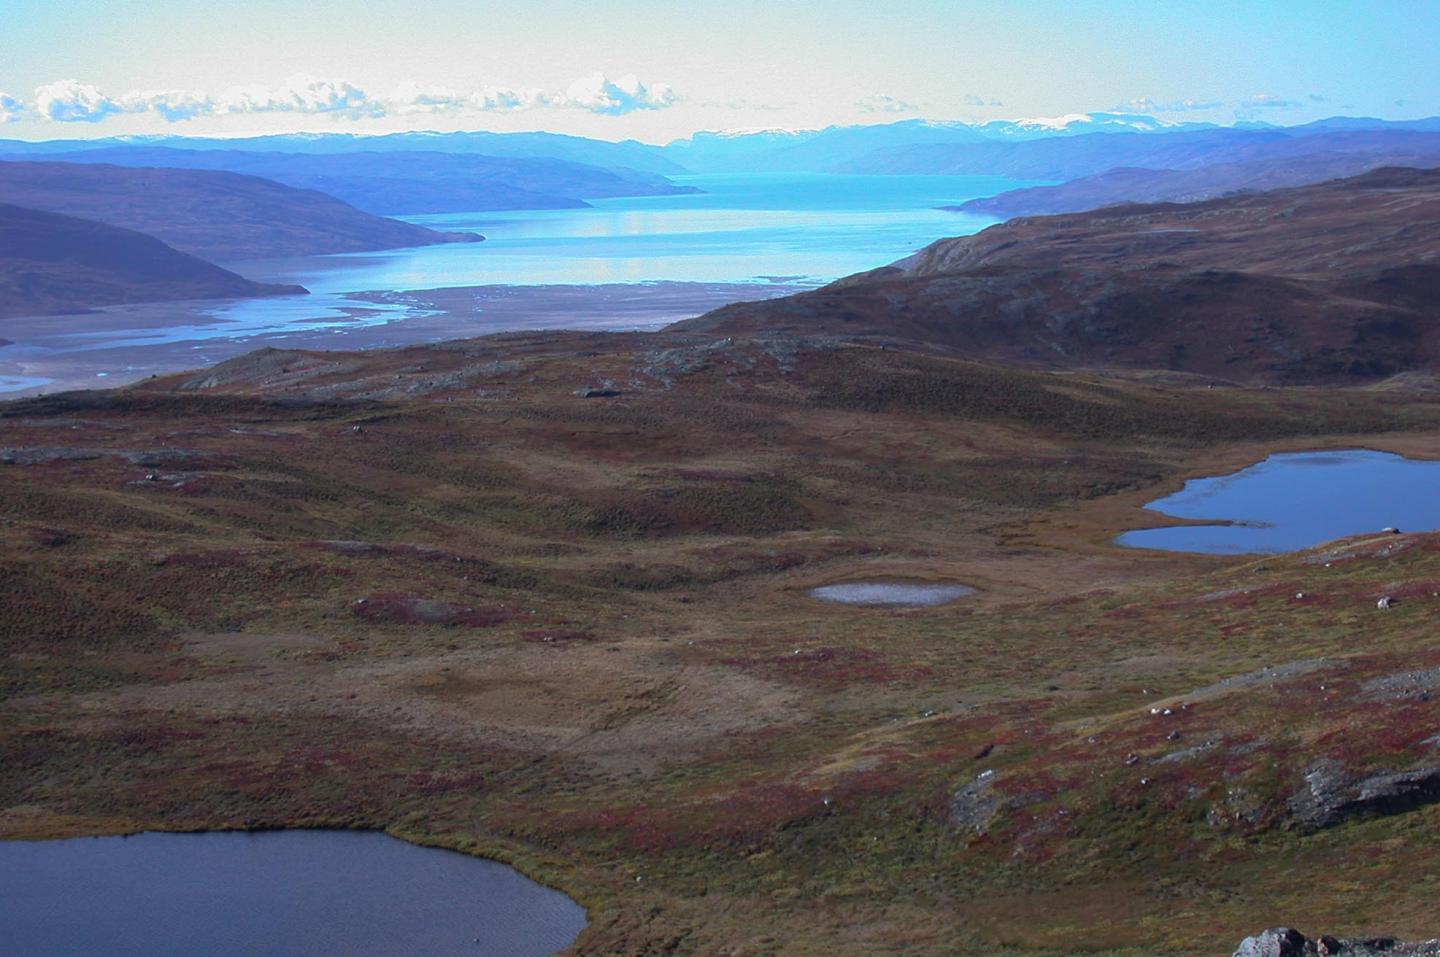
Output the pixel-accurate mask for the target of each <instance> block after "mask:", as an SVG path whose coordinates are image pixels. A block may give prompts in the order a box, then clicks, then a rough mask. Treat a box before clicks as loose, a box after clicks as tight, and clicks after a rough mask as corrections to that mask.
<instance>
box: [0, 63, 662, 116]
mask: <svg viewBox="0 0 1440 957" xmlns="http://www.w3.org/2000/svg"><path fill="white" fill-rule="evenodd" d="M679 100H680V97H679V96H677V95H676V93H675V91H674V90H672V89H671V88H670V87H669V86H668V85H666V84H664V83H646V82H643V81H641V80H640V78H639V77H637V76H635V74H633V73H629V74H626V75H625V76H622V77H619V78H618V79H614V80H612V79H610V78H609V77H608V76H606V75H605V74H604V73H594V74H591V75H590V76H587V77H581V78H580V79H578V80H576V81H575V82H574V83H571V84H570V85H569V86H568V87H567V88H566V89H564V90H563V91H555V92H547V91H544V90H538V89H512V88H507V87H483V88H481V89H477V90H468V91H466V90H454V89H449V88H446V87H426V86H420V85H418V84H415V83H408V84H405V85H404V86H402V87H401V88H400V89H398V90H396V91H394V92H393V93H391V94H388V95H379V96H377V95H372V94H370V93H368V92H367V91H365V90H364V89H362V88H360V87H358V86H356V85H355V84H353V83H350V82H347V81H344V80H331V79H324V78H321V77H317V76H311V75H310V74H303V73H302V74H296V75H295V76H292V77H290V78H289V79H288V80H286V81H285V82H284V83H282V84H280V85H279V86H277V87H267V86H260V85H252V86H236V87H230V88H229V89H227V90H225V91H224V92H223V93H221V94H219V95H218V96H212V95H210V94H209V93H206V92H204V91H202V90H135V91H131V92H128V93H124V94H121V95H119V96H110V95H108V94H106V93H104V92H102V91H101V90H99V89H98V88H96V87H95V86H93V85H91V84H88V83H81V82H80V81H79V80H59V81H56V82H54V83H48V84H46V85H44V86H41V87H37V88H36V90H35V94H34V108H35V112H36V113H37V114H38V115H40V116H42V117H44V118H45V119H47V120H50V121H51V122H55V123H99V122H101V121H103V120H106V119H109V118H110V117H112V116H118V115H121V114H130V115H140V114H154V115H156V116H159V117H160V118H162V119H164V120H165V121H166V122H168V123H180V122H184V121H186V120H193V119H197V118H200V117H215V116H230V115H254V114H264V113H292V114H300V115H306V116H335V117H342V118H346V119H364V118H380V117H385V116H414V115H420V114H444V113H512V112H519V111H522V110H534V109H542V108H552V109H575V110H584V111H586V112H589V113H595V114H598V115H601V116H625V115H626V114H629V113H634V112H637V111H640V110H662V109H665V108H667V107H670V106H673V105H674V104H676V103H677V102H679ZM26 112H27V110H26V104H25V103H23V102H22V101H20V100H19V99H17V98H15V97H11V96H8V95H5V94H0V122H11V121H13V120H18V119H20V118H22V117H23V116H24V115H25V114H26Z"/></svg>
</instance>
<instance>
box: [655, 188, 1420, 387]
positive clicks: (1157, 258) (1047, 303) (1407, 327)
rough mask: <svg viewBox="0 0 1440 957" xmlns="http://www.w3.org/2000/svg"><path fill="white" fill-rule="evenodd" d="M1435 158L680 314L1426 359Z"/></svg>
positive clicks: (1301, 378)
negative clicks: (1429, 166)
mask: <svg viewBox="0 0 1440 957" xmlns="http://www.w3.org/2000/svg"><path fill="white" fill-rule="evenodd" d="M1437 304H1440V170H1414V169H1382V170H1376V171H1372V172H1370V173H1367V174H1364V175H1362V176H1358V177H1353V178H1351V179H1346V180H1337V181H1334V182H1330V183H1324V184H1320V185H1315V186H1307V187H1299V188H1295V189H1288V190H1275V191H1271V192H1265V193H1255V194H1247V195H1243V196H1239V197H1234V198H1229V199H1218V200H1210V201H1207V202H1203V203H1192V204H1183V205H1175V204H1161V205H1151V206H1115V207H1108V208H1106V209H1101V210H1096V211H1092V212H1087V213H1074V214H1068V215H1063V216H1053V217H1036V218H1029V219H1016V220H1012V221H1010V222H1009V223H1005V224H1003V225H999V226H994V227H991V228H990V229H987V230H984V231H983V232H980V233H978V234H976V235H974V236H967V237H962V238H958V239H946V240H941V241H940V242H937V243H934V244H932V245H931V246H929V247H927V248H926V249H924V250H922V251H921V252H919V253H917V254H916V255H915V256H913V257H911V258H910V259H907V260H904V261H902V262H901V263H898V264H896V265H895V266H891V267H886V268H883V269H877V270H874V271H872V272H869V273H862V274H860V275H858V276H852V277H850V278H848V279H843V280H840V281H839V282H837V283H834V284H832V285H830V286H827V287H825V288H823V289H820V290H817V291H815V292H810V293H803V294H800V295H797V296H791V297H787V298H783V299H775V300H771V301H769V302H763V303H741V304H736V305H732V306H727V307H724V308H722V309H719V310H716V311H715V312H712V313H709V314H708V315H706V316H702V317H699V318H698V319H693V320H687V321H685V322H682V323H679V324H678V325H677V327H676V328H679V329H684V330H688V331H706V332H720V333H728V334H734V333H770V334H777V333H786V334H807V335H813V334H820V333H823V334H830V335H845V336H852V337H868V338H879V339H886V340H910V341H916V342H923V343H927V344H930V345H932V346H935V347H939V348H945V349H949V350H953V351H955V352H958V353H962V354H965V355H971V356H976V357H986V358H991V359H998V360H1003V361H1008V362H1023V363H1034V364H1039V365H1047V366H1068V367H1075V366H1111V367H1127V368H1143V369H1167V370H1173V371H1182V372H1189V373H1198V374H1203V375H1209V376H1217V377H1223V378H1229V379H1239V380H1244V381H1281V382H1314V381H1329V380H1336V379H1345V378H1350V377H1360V378H1371V377H1377V376H1384V375H1389V374H1392V373H1395V372H1399V371H1405V370H1410V369H1421V368H1424V369H1432V368H1437V367H1440V326H1437V323H1436V322H1435V309H1436V306H1437Z"/></svg>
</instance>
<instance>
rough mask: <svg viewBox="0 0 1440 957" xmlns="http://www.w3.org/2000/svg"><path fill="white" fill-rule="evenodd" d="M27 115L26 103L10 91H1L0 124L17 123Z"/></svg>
mask: <svg viewBox="0 0 1440 957" xmlns="http://www.w3.org/2000/svg"><path fill="white" fill-rule="evenodd" d="M24 116H25V104H24V103H22V102H20V101H19V100H18V99H16V98H15V97H13V96H11V95H10V94H9V93H0V125H4V124H6V123H17V122H19V121H20V120H21V119H22V118H23V117H24Z"/></svg>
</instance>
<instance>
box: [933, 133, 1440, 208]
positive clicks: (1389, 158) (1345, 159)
mask: <svg viewBox="0 0 1440 957" xmlns="http://www.w3.org/2000/svg"><path fill="white" fill-rule="evenodd" d="M1382 166H1415V167H1433V166H1440V138H1436V140H1435V142H1434V143H1433V144H1428V145H1427V144H1416V147H1415V148H1414V149H1394V150H1380V151H1377V152H1352V153H1346V152H1328V151H1327V152H1320V153H1312V154H1306V155H1303V156H1295V157H1285V158H1283V159H1259V160H1251V161H1248V162H1242V163H1214V164H1211V165H1208V166H1202V167H1200V168H1199V169H1143V168H1133V167H1121V168H1118V169H1112V170H1106V171H1105V172H1103V173H1097V174H1096V175H1094V176H1082V177H1080V178H1079V179H1074V180H1071V181H1070V182H1068V183H1060V184H1059V185H1056V186H1031V187H1027V188H1025V189H1015V190H1011V191H1009V192H1007V193H1001V194H1000V195H998V196H986V197H983V198H981V199H972V200H970V201H968V202H965V203H961V204H960V205H958V206H948V207H945V208H946V209H950V210H953V211H955V212H962V213H979V214H982V215H986V216H995V217H997V218H999V219H1010V218H1012V217H1015V216H1048V215H1052V214H1055V213H1071V212H1080V211H1083V210H1087V209H1098V208H1100V207H1102V206H1114V205H1117V204H1119V203H1195V202H1200V201H1202V200H1207V199H1216V198H1219V197H1223V196H1227V195H1231V194H1234V193H1239V192H1244V191H1254V190H1267V189H1283V188H1285V187H1290V186H1304V185H1307V184H1310V183H1320V182H1324V181H1325V180H1331V179H1340V178H1342V177H1346V176H1356V175H1358V174H1360V173H1365V172H1368V171H1370V170H1372V169H1377V168H1379V167H1382Z"/></svg>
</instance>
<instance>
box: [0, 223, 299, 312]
mask: <svg viewBox="0 0 1440 957" xmlns="http://www.w3.org/2000/svg"><path fill="white" fill-rule="evenodd" d="M303 292H305V289H303V288H302V287H300V286H274V285H264V284H261V283H255V282H251V281H250V280H248V279H244V278H242V277H240V276H237V275H236V274H235V273H233V272H230V271H229V270H226V269H222V268H220V267H219V266H216V265H213V264H211V263H208V262H205V261H204V260H202V259H198V258H196V257H195V256H191V255H187V254H186V253H182V252H179V251H177V250H175V249H172V248H170V247H169V246H167V245H165V244H164V243H162V242H161V241H160V240H158V239H156V238H154V237H153V236H146V235H144V234H142V233H137V232H134V231H133V230H129V229H121V228H118V227H116V226H110V225H106V224H105V223H97V222H93V221H90V220H86V219H77V218H75V217H72V216H60V215H56V214H55V213H49V212H44V211H41V210H35V209H25V208H23V207H20V206H11V205H8V204H6V205H0V316H22V315H46V314H52V313H70V312H81V311H85V310H88V309H92V308H94V307H97V306H111V305H119V304H123V303H134V302H160V301H171V300H182V299H230V298H240V297H250V296H279V295H293V294H295V293H303Z"/></svg>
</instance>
